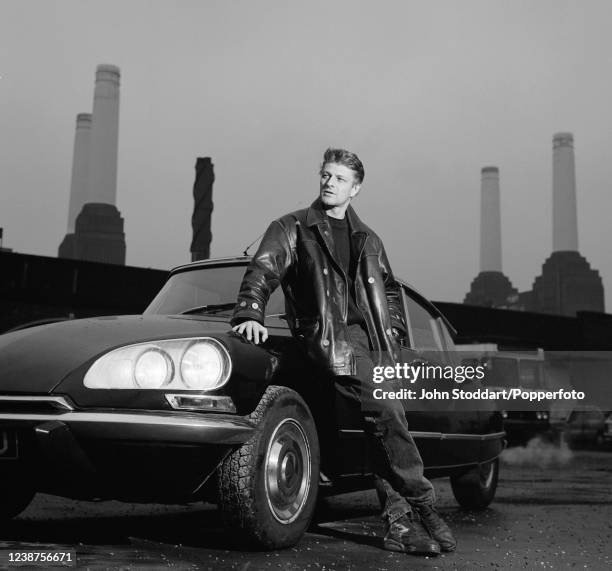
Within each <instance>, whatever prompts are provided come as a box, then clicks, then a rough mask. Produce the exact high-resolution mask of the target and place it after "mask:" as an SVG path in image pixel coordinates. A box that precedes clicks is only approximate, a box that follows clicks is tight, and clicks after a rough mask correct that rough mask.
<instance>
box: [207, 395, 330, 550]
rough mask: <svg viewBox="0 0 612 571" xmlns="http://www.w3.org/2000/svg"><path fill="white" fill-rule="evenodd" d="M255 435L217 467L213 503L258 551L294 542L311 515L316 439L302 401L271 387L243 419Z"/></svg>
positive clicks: (316, 466)
mask: <svg viewBox="0 0 612 571" xmlns="http://www.w3.org/2000/svg"><path fill="white" fill-rule="evenodd" d="M248 418H249V419H250V420H252V421H253V422H254V423H255V424H256V425H257V428H258V430H257V432H256V433H255V435H254V436H253V437H252V438H251V439H250V440H249V441H248V442H246V443H245V444H244V445H242V446H241V447H240V448H238V449H237V450H235V451H234V452H233V453H232V454H230V455H229V456H228V457H227V458H226V459H225V460H224V461H223V463H222V464H221V466H220V467H219V473H218V483H219V484H218V501H219V507H220V509H221V513H222V514H223V517H224V520H225V522H226V524H227V525H228V527H229V529H230V530H232V531H234V532H235V533H236V535H237V537H238V538H239V539H240V540H241V541H246V542H247V543H248V544H250V545H251V546H254V547H256V548H263V549H279V548H283V547H290V546H292V545H295V544H296V543H297V542H298V541H299V539H300V538H301V537H302V535H303V534H304V532H305V531H306V529H307V528H308V525H309V523H310V520H311V518H312V515H313V512H314V508H315V504H316V499H317V491H318V484H319V442H318V438H317V431H316V427H315V423H314V420H313V418H312V415H311V413H310V410H309V409H308V406H307V405H306V403H305V402H304V401H303V400H302V398H301V397H300V395H298V394H297V393H296V392H295V391H293V390H291V389H289V388H286V387H279V386H270V387H268V388H267V390H266V392H265V393H264V395H263V397H262V399H261V401H260V402H259V405H258V406H257V408H256V409H255V411H254V412H253V413H252V414H251V415H250V416H249V417H248Z"/></svg>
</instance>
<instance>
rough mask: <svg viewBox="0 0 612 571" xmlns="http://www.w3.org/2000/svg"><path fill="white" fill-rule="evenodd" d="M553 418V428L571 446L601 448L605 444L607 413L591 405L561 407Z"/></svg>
mask: <svg viewBox="0 0 612 571" xmlns="http://www.w3.org/2000/svg"><path fill="white" fill-rule="evenodd" d="M554 412H555V413H556V414H554V415H553V417H552V422H553V426H554V427H555V428H556V430H557V431H558V432H559V433H560V434H562V435H563V437H564V439H565V440H566V441H567V442H569V443H570V444H575V445H580V444H587V445H591V446H601V445H602V444H604V442H605V434H606V432H605V430H606V414H607V413H606V412H605V411H603V410H602V409H601V408H600V407H598V406H595V405H590V404H575V405H573V406H572V407H571V408H567V409H565V408H562V407H559V408H558V409H557V410H555V411H554Z"/></svg>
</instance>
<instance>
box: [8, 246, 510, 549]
mask: <svg viewBox="0 0 612 571" xmlns="http://www.w3.org/2000/svg"><path fill="white" fill-rule="evenodd" d="M248 261H249V259H248V258H247V257H237V258H225V259H218V260H207V261H203V262H195V263H192V264H188V265H184V266H180V267H178V268H175V269H174V270H173V271H172V272H171V273H170V276H169V279H168V281H167V283H166V284H165V286H164V287H163V288H162V289H161V291H160V292H159V294H158V295H157V296H156V297H155V299H154V300H153V301H152V302H151V304H150V305H149V307H148V308H147V309H146V310H145V312H144V313H143V314H142V315H132V316H118V317H98V318H90V319H80V320H72V321H64V322H61V323H55V324H48V325H42V326H38V327H32V328H27V329H23V330H20V331H15V332H12V333H6V334H4V335H0V439H1V443H0V470H1V471H2V484H3V485H2V487H1V488H0V517H2V518H5V519H7V518H10V517H13V516H15V515H17V514H19V513H20V512H21V511H22V510H24V509H25V508H26V507H27V505H28V504H29V502H30V501H31V500H32V497H33V496H34V494H35V493H36V492H45V493H51V494H56V495H60V496H66V497H71V498H77V499H86V500H93V499H97V500H99V499H116V500H124V501H131V502H165V503H184V502H193V501H210V502H214V503H217V504H218V506H219V509H220V511H221V513H222V515H223V517H224V520H225V521H226V523H227V524H228V525H229V526H232V527H233V528H234V529H238V530H240V536H241V537H243V538H244V539H245V541H249V542H250V543H251V544H252V545H253V546H255V547H259V548H264V549H273V548H280V547H287V546H291V545H294V544H295V543H296V542H297V541H298V540H299V538H300V537H301V536H302V534H303V533H304V531H305V530H306V529H307V527H308V525H309V522H310V520H311V518H312V515H313V511H314V509H315V506H316V500H317V496H318V495H325V494H331V493H339V492H345V491H350V490H358V489H365V488H368V487H370V486H371V485H372V474H371V467H370V465H371V460H370V459H371V454H370V449H369V447H368V445H367V438H366V434H365V432H364V430H363V426H362V424H361V416H360V411H359V410H358V409H356V408H355V406H354V405H353V404H351V403H348V402H344V401H342V400H339V397H337V396H336V394H335V392H334V391H333V390H332V389H331V387H332V383H330V382H329V379H328V378H327V377H326V375H325V374H323V373H322V372H321V371H317V370H316V369H315V368H314V367H313V365H312V364H311V363H310V362H309V361H308V360H307V359H305V358H304V356H303V355H302V352H301V350H300V347H299V339H297V338H294V337H293V336H292V335H291V333H290V331H289V328H288V325H287V321H286V319H285V315H284V311H285V310H284V299H283V294H282V291H281V290H280V288H279V289H278V290H277V291H275V292H274V294H273V295H272V297H271V299H270V302H269V304H268V307H267V316H266V326H267V327H268V331H269V334H270V336H269V339H268V340H267V341H266V343H264V344H263V345H254V344H253V343H251V342H249V341H247V340H246V339H245V338H244V337H242V336H241V335H238V334H236V333H234V332H232V331H231V328H230V326H229V323H228V322H229V318H230V315H231V311H232V308H233V305H234V300H235V299H236V297H237V290H238V287H239V284H240V282H241V279H242V276H243V274H244V271H245V268H246V265H247V264H248ZM402 292H403V293H402V297H403V306H404V311H405V318H406V324H407V329H408V331H407V334H406V336H405V338H404V339H403V340H402V352H403V358H405V359H406V362H419V363H424V362H429V363H431V362H433V361H438V362H440V363H441V364H444V365H451V364H453V363H454V360H455V359H456V357H455V354H454V353H453V340H452V335H451V333H452V331H453V330H452V327H451V326H450V324H449V323H448V322H447V321H446V320H445V318H444V317H443V316H442V315H441V314H440V312H439V311H438V310H437V309H436V308H435V307H434V305H432V304H431V303H430V302H428V301H427V300H426V299H425V298H423V297H422V296H421V295H420V294H418V293H417V292H416V291H414V290H413V289H411V288H410V287H409V286H408V285H406V284H402ZM444 382H445V383H446V385H448V381H444ZM380 386H383V385H380ZM407 386H408V387H410V385H409V384H408V385H407ZM478 386H479V385H478V384H477V381H474V382H467V381H466V382H464V383H463V384H462V388H463V389H464V390H476V389H477V388H478ZM432 387H433V385H432ZM446 390H449V388H448V387H447V388H446ZM405 402H406V414H407V417H408V422H409V426H410V429H411V431H412V433H413V435H414V438H415V439H416V441H417V443H418V446H419V449H420V451H421V455H422V457H423V460H424V463H425V467H426V473H427V475H428V476H429V477H441V476H450V479H451V484H452V489H453V491H454V494H455V497H456V499H457V500H458V502H459V503H460V504H461V505H463V506H465V507H468V508H483V507H485V506H486V505H488V504H489V503H490V502H491V500H492V499H493V497H494V494H495V490H496V486H497V476H498V456H499V454H500V452H501V450H502V448H503V439H504V433H503V431H502V428H501V426H502V424H501V418H500V415H499V413H495V412H494V411H493V410H486V409H485V408H482V407H480V410H478V411H475V410H474V409H473V407H472V409H470V407H469V406H466V405H465V402H466V401H461V400H448V401H431V402H430V401H427V400H424V401H418V402H414V403H412V402H409V401H405Z"/></svg>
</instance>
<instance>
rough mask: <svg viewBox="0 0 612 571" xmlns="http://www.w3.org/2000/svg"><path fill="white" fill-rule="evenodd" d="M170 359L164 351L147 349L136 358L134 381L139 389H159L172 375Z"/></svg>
mask: <svg viewBox="0 0 612 571" xmlns="http://www.w3.org/2000/svg"><path fill="white" fill-rule="evenodd" d="M173 373H174V371H173V366H172V360H171V359H170V357H169V356H168V354H167V353H166V352H165V351H162V350H160V349H147V350H146V351H144V352H143V353H142V354H141V355H140V356H139V357H138V359H137V360H136V365H135V366H134V381H135V382H136V385H137V386H138V387H139V388H141V389H159V388H160V387H163V386H164V385H166V384H168V383H169V382H170V381H171V380H172V376H173Z"/></svg>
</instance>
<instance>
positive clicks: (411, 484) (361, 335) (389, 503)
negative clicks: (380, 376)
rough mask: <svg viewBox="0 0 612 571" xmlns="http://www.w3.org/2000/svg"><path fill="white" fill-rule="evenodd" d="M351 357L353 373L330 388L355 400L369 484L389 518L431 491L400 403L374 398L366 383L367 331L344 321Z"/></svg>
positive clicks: (429, 497)
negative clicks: (365, 440) (369, 459)
mask: <svg viewBox="0 0 612 571" xmlns="http://www.w3.org/2000/svg"><path fill="white" fill-rule="evenodd" d="M349 334H350V337H351V342H352V346H353V350H354V352H355V357H356V360H357V362H356V365H357V374H356V375H355V376H337V377H334V382H335V388H336V390H337V391H338V392H339V393H340V394H342V395H343V396H344V397H346V398H348V399H350V400H352V401H356V402H358V403H359V405H360V407H361V412H362V416H363V420H364V424H365V430H366V432H367V433H368V436H369V439H370V442H371V445H372V447H373V449H372V452H373V459H374V461H373V469H374V475H375V484H376V491H377V493H378V497H379V499H380V503H381V505H382V506H383V517H384V518H387V519H388V520H389V521H390V522H393V521H395V520H396V519H398V518H399V517H401V516H402V515H403V514H405V513H407V512H409V511H411V507H410V505H411V504H433V503H434V501H435V496H434V490H433V486H432V485H431V482H430V481H429V480H427V478H425V476H424V475H423V460H422V459H421V455H420V454H419V451H418V449H417V447H416V444H415V442H414V440H413V438H412V435H411V434H410V432H409V430H408V421H407V420H406V414H405V411H404V406H403V405H402V402H401V401H400V400H394V399H375V398H374V396H373V391H374V389H375V388H377V387H381V386H387V387H388V386H389V385H388V384H387V383H390V382H393V381H385V382H384V385H377V384H375V383H374V382H373V381H372V372H373V368H374V363H373V361H372V356H371V353H370V343H369V339H368V335H367V333H366V332H365V330H364V329H363V328H362V327H361V326H360V325H349Z"/></svg>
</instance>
